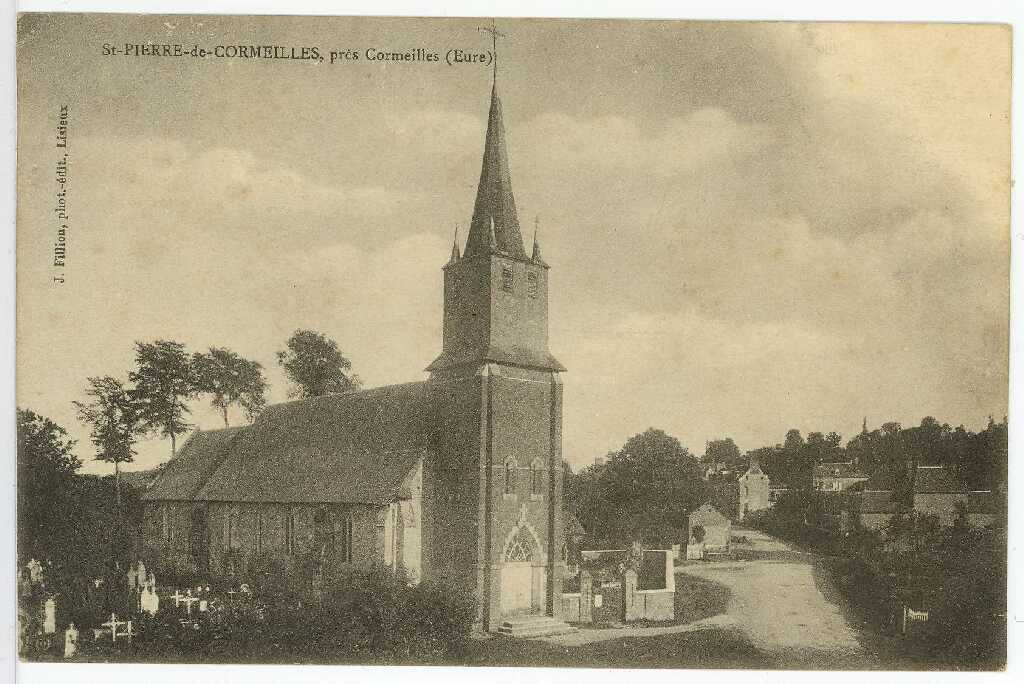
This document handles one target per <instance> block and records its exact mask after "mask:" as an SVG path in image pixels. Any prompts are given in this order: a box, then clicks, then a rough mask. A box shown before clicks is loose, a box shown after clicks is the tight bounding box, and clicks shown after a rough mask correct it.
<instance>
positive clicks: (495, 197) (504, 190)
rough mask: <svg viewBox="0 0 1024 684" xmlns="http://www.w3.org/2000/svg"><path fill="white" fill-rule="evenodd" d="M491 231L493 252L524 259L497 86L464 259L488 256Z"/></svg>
mask: <svg viewBox="0 0 1024 684" xmlns="http://www.w3.org/2000/svg"><path fill="white" fill-rule="evenodd" d="M492 231H493V236H494V244H495V249H496V250H497V251H498V252H501V253H503V254H507V255H508V256H511V257H514V258H517V259H524V260H525V259H526V251H525V250H524V249H523V236H522V233H521V232H520V231H519V216H518V215H517V213H516V200H515V197H513V195H512V176H511V174H510V173H509V169H508V152H507V150H506V149H505V126H504V124H503V123H502V120H501V100H500V99H499V98H498V86H497V84H495V85H494V87H493V88H492V89H491V109H490V112H489V114H488V116H487V137H486V140H485V142H484V159H483V167H482V168H481V170H480V184H479V185H478V186H477V190H476V202H475V203H474V205H473V220H472V223H471V224H470V227H469V238H468V239H467V240H466V251H465V254H464V256H466V257H471V256H476V255H478V254H490V253H491V252H492V248H491V235H492Z"/></svg>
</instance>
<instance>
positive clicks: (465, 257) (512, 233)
mask: <svg viewBox="0 0 1024 684" xmlns="http://www.w3.org/2000/svg"><path fill="white" fill-rule="evenodd" d="M487 32H488V33H491V34H492V36H494V37H496V36H497V35H498V33H497V30H496V29H495V28H494V27H493V26H492V27H491V28H490V29H487ZM457 254H458V250H457V247H456V248H455V249H453V251H452V257H451V259H450V260H449V261H448V264H447V265H445V267H444V327H443V333H442V349H441V355H440V356H438V357H437V358H436V359H434V361H433V363H431V364H430V365H429V366H428V367H427V370H428V371H430V372H431V373H439V374H442V375H444V374H447V373H452V372H462V370H459V369H463V370H465V369H474V368H475V369H479V368H480V367H481V366H482V365H486V364H491V363H496V364H500V365H503V366H514V367H518V368H520V369H529V370H531V371H542V372H555V373H558V372H561V371H563V370H565V368H564V367H563V366H562V364H560V363H559V362H558V361H557V360H556V359H555V358H554V357H553V356H552V355H551V353H550V352H549V351H548V265H547V264H546V263H544V260H543V259H542V258H541V256H540V243H539V242H538V240H537V235H536V233H534V242H533V255H532V258H531V257H528V256H527V254H526V250H525V249H524V248H523V236H522V234H521V233H520V229H519V216H518V214H517V213H516V201H515V198H514V197H513V196H512V179H511V176H510V174H509V170H508V154H507V152H506V150H505V127H504V124H503V123H502V120H501V101H500V100H499V99H498V88H497V80H496V79H495V83H494V85H493V86H492V88H491V109H490V114H489V115H488V118H487V137H486V140H485V141H484V158H483V167H482V168H481V170H480V185H479V186H477V191H476V204H475V205H474V206H473V220H472V222H471V224H470V227H469V237H468V238H467V240H466V249H465V251H463V253H462V256H461V258H457Z"/></svg>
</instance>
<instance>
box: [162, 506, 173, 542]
mask: <svg viewBox="0 0 1024 684" xmlns="http://www.w3.org/2000/svg"><path fill="white" fill-rule="evenodd" d="M160 536H161V537H162V538H163V540H164V543H165V544H170V543H171V511H170V507H169V506H167V505H166V504H165V505H163V506H161V507H160Z"/></svg>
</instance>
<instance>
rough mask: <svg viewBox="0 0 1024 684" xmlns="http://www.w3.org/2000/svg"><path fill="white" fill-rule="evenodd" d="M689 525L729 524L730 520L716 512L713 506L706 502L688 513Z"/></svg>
mask: <svg viewBox="0 0 1024 684" xmlns="http://www.w3.org/2000/svg"><path fill="white" fill-rule="evenodd" d="M689 523H690V525H691V526H692V525H703V526H704V527H707V526H709V525H716V526H717V525H730V524H732V521H730V520H729V519H728V518H727V517H725V516H724V515H722V514H721V513H719V512H718V509H716V508H715V507H714V506H712V505H711V504H710V503H706V504H704V505H703V506H701V507H700V508H698V509H697V510H695V511H694V512H693V513H690V520H689Z"/></svg>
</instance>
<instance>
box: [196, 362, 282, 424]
mask: <svg viewBox="0 0 1024 684" xmlns="http://www.w3.org/2000/svg"><path fill="white" fill-rule="evenodd" d="M192 368H193V373H194V375H195V381H196V389H197V390H198V391H200V392H203V393H205V394H209V395H211V396H212V400H211V401H210V403H211V404H213V406H214V407H215V408H217V409H219V410H220V412H221V415H222V416H223V418H224V427H228V425H229V424H228V407H230V406H232V405H238V406H241V407H242V408H243V409H244V410H245V412H246V415H247V416H248V417H249V419H250V420H252V419H253V418H254V417H255V416H256V414H258V413H259V412H260V411H261V410H262V409H263V407H264V406H265V405H266V403H267V402H266V398H265V396H264V393H265V392H266V389H267V382H266V380H265V379H264V378H263V367H262V366H261V365H260V364H259V363H257V362H256V361H249V360H248V359H243V358H242V357H241V356H239V355H238V354H236V353H235V352H233V351H231V350H230V349H224V348H218V347H211V348H210V351H209V352H208V353H206V354H202V353H196V354H193V356H192Z"/></svg>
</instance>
